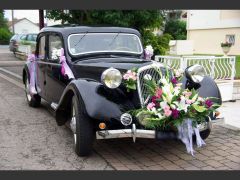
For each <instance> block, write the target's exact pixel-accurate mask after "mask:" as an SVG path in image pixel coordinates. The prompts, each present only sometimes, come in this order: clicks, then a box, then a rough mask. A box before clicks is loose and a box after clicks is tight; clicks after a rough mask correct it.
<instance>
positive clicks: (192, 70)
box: [185, 64, 206, 83]
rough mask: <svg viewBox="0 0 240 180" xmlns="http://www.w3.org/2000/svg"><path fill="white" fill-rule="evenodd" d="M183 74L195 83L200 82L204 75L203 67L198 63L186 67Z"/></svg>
mask: <svg viewBox="0 0 240 180" xmlns="http://www.w3.org/2000/svg"><path fill="white" fill-rule="evenodd" d="M185 74H186V77H187V78H188V79H190V80H191V81H193V82H195V83H200V82H201V81H202V80H203V78H204V76H206V72H205V69H204V68H203V67H202V66H200V65H198V64H195V65H193V66H190V67H188V68H187V69H186V71H185Z"/></svg>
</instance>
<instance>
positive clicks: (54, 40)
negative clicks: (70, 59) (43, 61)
mask: <svg viewBox="0 0 240 180" xmlns="http://www.w3.org/2000/svg"><path fill="white" fill-rule="evenodd" d="M61 48H63V44H62V40H61V37H60V36H58V35H49V60H50V61H51V60H52V61H55V62H56V61H59V56H60V50H61Z"/></svg>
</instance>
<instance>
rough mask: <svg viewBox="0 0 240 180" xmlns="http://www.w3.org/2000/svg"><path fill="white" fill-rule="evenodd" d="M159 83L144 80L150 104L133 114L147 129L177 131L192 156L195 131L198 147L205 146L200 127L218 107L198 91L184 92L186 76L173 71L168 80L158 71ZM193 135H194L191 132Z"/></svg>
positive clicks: (167, 74) (168, 74)
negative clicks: (182, 81)
mask: <svg viewBox="0 0 240 180" xmlns="http://www.w3.org/2000/svg"><path fill="white" fill-rule="evenodd" d="M156 71H157V72H158V73H159V75H160V77H161V78H160V80H159V81H156V80H154V79H145V86H146V87H147V90H148V94H149V96H150V101H149V102H148V103H147V104H146V105H145V107H143V108H140V109H138V110H134V111H133V112H132V113H133V115H135V116H136V117H137V118H138V120H139V123H140V124H142V125H143V126H145V128H147V129H155V130H175V131H177V132H178V134H179V135H178V136H179V139H181V140H182V141H183V142H184V143H185V145H186V147H187V150H188V152H190V153H192V154H193V149H192V144H191V142H192V135H193V131H195V134H196V137H197V144H198V146H201V145H203V144H204V142H203V140H202V139H201V137H200V135H199V130H198V124H201V123H203V122H205V121H206V117H208V116H209V115H210V113H212V112H214V111H215V110H216V108H218V107H219V105H217V104H214V103H213V101H212V100H211V98H202V97H200V96H199V94H198V92H197V91H196V90H195V89H183V88H182V87H181V86H182V84H181V83H179V81H180V80H181V78H182V74H183V72H182V71H180V70H174V74H172V75H171V77H170V72H168V70H167V73H166V75H165V76H163V75H162V73H161V71H160V69H156ZM190 131H191V132H190Z"/></svg>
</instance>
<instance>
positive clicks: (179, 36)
mask: <svg viewBox="0 0 240 180" xmlns="http://www.w3.org/2000/svg"><path fill="white" fill-rule="evenodd" d="M164 33H168V34H170V35H172V37H173V38H174V39H175V40H186V37H187V30H186V22H185V21H181V20H169V21H167V22H166V25H165V30H164Z"/></svg>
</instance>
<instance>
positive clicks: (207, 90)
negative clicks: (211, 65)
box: [182, 76, 222, 105]
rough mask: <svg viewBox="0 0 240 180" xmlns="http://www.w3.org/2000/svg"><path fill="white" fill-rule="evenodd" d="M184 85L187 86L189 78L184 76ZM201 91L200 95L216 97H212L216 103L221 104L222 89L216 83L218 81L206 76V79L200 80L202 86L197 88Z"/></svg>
mask: <svg viewBox="0 0 240 180" xmlns="http://www.w3.org/2000/svg"><path fill="white" fill-rule="evenodd" d="M182 83H183V87H184V88H187V79H186V78H185V77H184V78H183V80H182ZM197 90H198V92H199V96H201V97H203V98H207V97H214V98H216V99H212V100H213V101H214V102H215V103H217V104H219V105H221V104H222V97H221V93H220V90H219V88H218V86H217V84H216V82H215V81H214V80H213V79H212V78H211V77H209V76H205V77H204V79H203V80H202V81H201V82H200V87H199V88H198V89H197Z"/></svg>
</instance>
